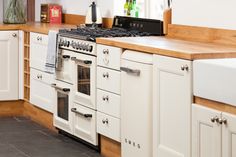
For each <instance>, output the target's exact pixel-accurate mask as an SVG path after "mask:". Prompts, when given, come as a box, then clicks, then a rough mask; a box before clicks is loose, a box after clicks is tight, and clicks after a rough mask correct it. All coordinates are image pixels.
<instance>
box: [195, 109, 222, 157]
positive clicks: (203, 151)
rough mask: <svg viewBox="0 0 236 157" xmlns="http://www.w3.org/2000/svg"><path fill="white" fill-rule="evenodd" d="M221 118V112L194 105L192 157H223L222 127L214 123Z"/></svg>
mask: <svg viewBox="0 0 236 157" xmlns="http://www.w3.org/2000/svg"><path fill="white" fill-rule="evenodd" d="M220 117H221V112H220V111H216V110H213V109H208V108H205V107H202V106H197V105H193V107H192V157H221V127H219V124H218V123H214V122H212V121H213V118H220Z"/></svg>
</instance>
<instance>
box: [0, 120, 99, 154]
mask: <svg viewBox="0 0 236 157" xmlns="http://www.w3.org/2000/svg"><path fill="white" fill-rule="evenodd" d="M0 157H101V156H100V155H99V153H97V152H96V151H95V150H93V149H90V148H88V147H87V146H85V145H83V144H81V143H79V142H76V141H74V140H72V139H70V138H68V137H66V136H63V135H60V134H55V133H53V132H50V131H49V130H47V129H45V128H43V127H41V126H39V125H38V124H36V123H34V122H32V121H30V120H29V119H26V118H21V117H13V118H0Z"/></svg>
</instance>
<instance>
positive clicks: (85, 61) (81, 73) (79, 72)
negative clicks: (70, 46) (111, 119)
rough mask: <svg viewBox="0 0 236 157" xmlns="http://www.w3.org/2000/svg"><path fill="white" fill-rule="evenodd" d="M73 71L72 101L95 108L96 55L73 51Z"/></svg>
mask: <svg viewBox="0 0 236 157" xmlns="http://www.w3.org/2000/svg"><path fill="white" fill-rule="evenodd" d="M71 60H72V61H73V62H74V63H73V65H74V66H73V67H74V68H73V71H74V83H73V86H74V90H75V91H74V102H75V103H77V104H80V105H83V106H85V107H88V108H90V109H93V110H95V109H96V102H95V99H96V57H95V56H92V55H86V54H81V53H74V55H73V56H72V57H71Z"/></svg>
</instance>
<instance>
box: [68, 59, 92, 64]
mask: <svg viewBox="0 0 236 157" xmlns="http://www.w3.org/2000/svg"><path fill="white" fill-rule="evenodd" d="M71 60H72V61H75V62H78V63H81V64H85V65H91V64H92V63H93V62H92V61H90V60H81V59H77V58H76V57H71Z"/></svg>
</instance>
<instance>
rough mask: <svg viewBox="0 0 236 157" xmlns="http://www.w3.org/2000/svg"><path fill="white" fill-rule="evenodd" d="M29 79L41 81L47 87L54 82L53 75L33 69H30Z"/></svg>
mask: <svg viewBox="0 0 236 157" xmlns="http://www.w3.org/2000/svg"><path fill="white" fill-rule="evenodd" d="M30 77H31V78H32V79H33V80H37V81H41V82H44V83H45V84H48V85H51V84H52V83H53V82H54V75H53V74H49V73H46V72H42V71H39V70H36V69H33V68H30Z"/></svg>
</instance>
